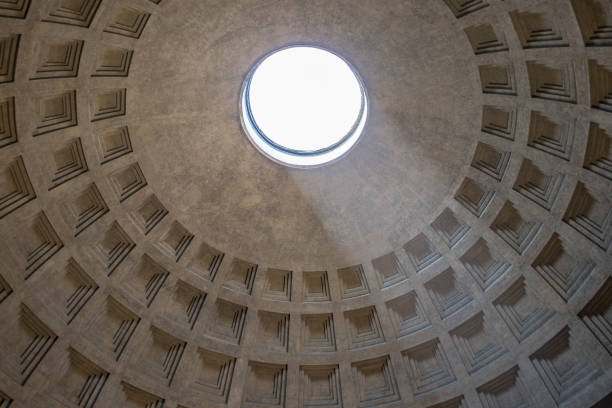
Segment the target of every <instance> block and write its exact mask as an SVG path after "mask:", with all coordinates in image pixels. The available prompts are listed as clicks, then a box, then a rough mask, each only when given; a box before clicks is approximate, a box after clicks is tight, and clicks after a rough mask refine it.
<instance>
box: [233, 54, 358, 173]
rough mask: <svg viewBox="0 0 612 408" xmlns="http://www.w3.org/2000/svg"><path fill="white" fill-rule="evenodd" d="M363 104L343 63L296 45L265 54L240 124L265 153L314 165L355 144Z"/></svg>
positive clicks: (355, 82)
mask: <svg viewBox="0 0 612 408" xmlns="http://www.w3.org/2000/svg"><path fill="white" fill-rule="evenodd" d="M366 105H367V104H366V100H365V92H364V90H363V87H362V85H361V82H360V80H359V79H358V78H357V75H356V74H355V71H354V70H353V69H352V68H351V67H350V66H349V65H348V63H347V62H346V61H344V60H343V59H342V58H340V57H339V56H337V55H336V54H333V53H331V52H329V51H326V50H323V49H321V48H315V47H306V46H294V47H289V48H284V49H281V50H279V51H276V52H274V53H272V54H270V55H268V56H267V57H265V58H264V59H263V60H262V61H261V62H260V63H259V64H258V65H257V66H256V67H255V69H254V70H253V71H252V73H251V75H250V77H249V78H248V79H247V84H246V87H245V89H244V91H243V101H242V111H243V115H246V117H243V123H244V125H245V128H246V130H247V133H248V134H249V136H251V139H252V141H254V142H255V144H256V146H257V147H258V148H259V149H260V150H263V151H264V153H266V154H268V155H271V156H273V158H275V159H276V160H279V161H282V162H284V163H286V164H289V165H295V166H316V165H321V164H323V163H325V162H328V161H332V160H334V159H336V158H338V157H340V156H341V155H343V154H344V153H346V152H347V151H348V150H349V149H350V148H351V147H352V145H353V144H354V143H355V142H356V141H357V139H358V137H359V135H360V133H361V131H362V130H363V125H364V122H365V117H366V111H367V106H366ZM266 145H267V146H266Z"/></svg>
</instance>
